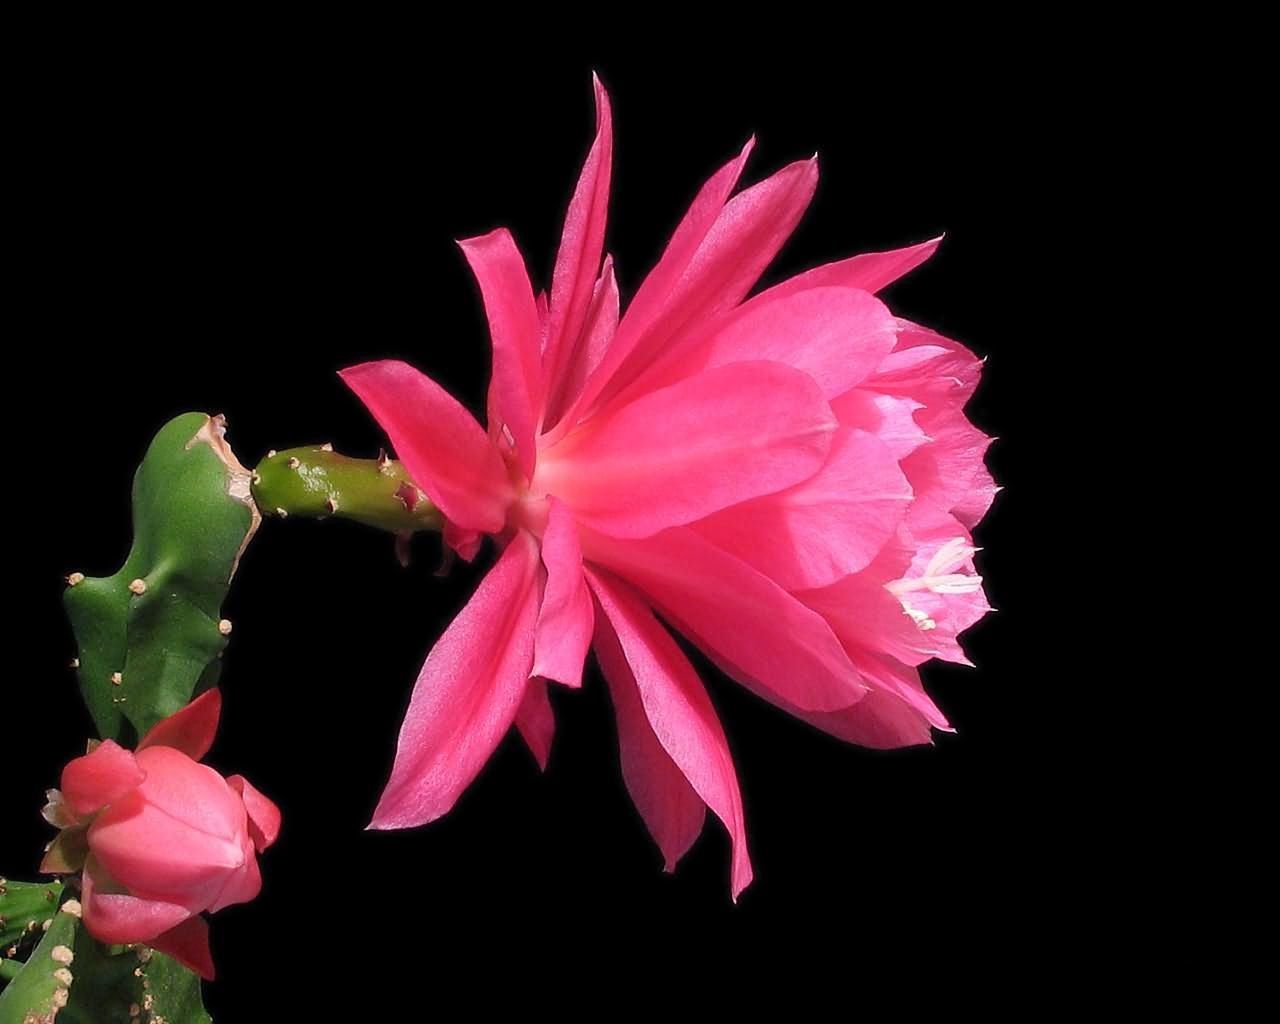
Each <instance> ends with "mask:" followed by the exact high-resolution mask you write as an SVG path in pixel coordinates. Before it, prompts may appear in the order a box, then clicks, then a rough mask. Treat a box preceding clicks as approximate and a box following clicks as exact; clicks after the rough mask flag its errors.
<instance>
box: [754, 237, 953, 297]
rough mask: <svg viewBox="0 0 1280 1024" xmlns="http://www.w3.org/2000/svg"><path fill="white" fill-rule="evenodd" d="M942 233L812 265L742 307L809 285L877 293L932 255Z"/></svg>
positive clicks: (784, 295) (811, 286) (808, 287)
mask: <svg viewBox="0 0 1280 1024" xmlns="http://www.w3.org/2000/svg"><path fill="white" fill-rule="evenodd" d="M941 241H942V236H941V235H939V236H938V237H937V238H934V239H931V240H930V241H928V242H921V243H920V244H919V245H909V246H907V247H906V248H904V249H891V250H889V251H888V252H868V253H862V254H860V255H858V256H851V257H849V258H848V259H846V260H840V261H838V262H836V263H828V264H826V265H825V266H821V267H815V268H814V269H813V270H808V271H806V272H805V273H803V274H797V275H796V276H795V277H792V278H788V279H787V280H786V281H783V282H782V283H781V284H778V285H774V287H772V288H769V289H766V290H765V291H762V292H761V293H760V294H759V295H757V296H755V297H754V298H752V299H751V301H750V302H748V303H746V305H745V306H744V307H743V308H744V309H746V308H748V307H751V306H756V305H764V304H766V303H770V302H776V301H777V300H778V299H781V298H786V297H787V296H790V295H795V294H796V293H797V292H802V291H806V290H807V289H810V288H828V287H832V286H835V287H839V288H861V289H862V290H863V291H867V292H878V291H879V290H880V289H881V288H884V287H886V286H887V285H890V284H892V283H893V282H894V281H896V280H897V279H898V278H900V277H902V276H903V275H904V274H907V273H909V272H910V271H912V270H915V268H916V267H918V266H920V264H921V263H923V262H924V261H925V260H927V259H928V258H929V257H930V256H932V255H933V254H934V252H935V251H936V250H937V248H938V245H939V243H940V242H941Z"/></svg>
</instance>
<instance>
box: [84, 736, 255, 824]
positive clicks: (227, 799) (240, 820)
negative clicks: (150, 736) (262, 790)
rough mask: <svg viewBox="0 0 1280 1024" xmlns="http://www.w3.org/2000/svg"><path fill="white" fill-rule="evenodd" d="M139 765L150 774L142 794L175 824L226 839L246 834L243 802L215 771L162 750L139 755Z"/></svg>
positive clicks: (142, 787) (148, 750)
mask: <svg viewBox="0 0 1280 1024" xmlns="http://www.w3.org/2000/svg"><path fill="white" fill-rule="evenodd" d="M138 764H139V765H141V767H142V769H143V770H144V771H145V772H146V773H147V777H146V779H145V781H144V782H143V783H142V785H141V786H139V787H138V791H139V794H140V795H141V796H142V797H143V798H144V799H145V800H146V801H147V803H149V804H151V805H152V806H154V807H156V808H157V809H159V810H160V811H162V812H163V813H164V814H165V815H166V816H167V817H168V818H170V819H171V820H172V821H173V822H174V823H175V824H181V825H183V826H186V827H188V828H193V829H197V830H199V831H201V832H206V833H208V834H209V835H211V836H218V837H221V838H225V839H238V838H239V836H240V835H241V834H242V833H243V832H244V823H245V809H244V801H243V800H241V799H240V795H239V794H238V793H236V792H235V790H233V789H232V788H231V787H230V786H228V785H227V780H226V779H224V778H223V777H222V776H221V775H219V774H218V773H217V772H216V771H214V770H213V769H212V768H210V767H208V766H207V765H203V764H198V763H197V762H195V761H193V760H191V758H189V757H187V755H186V754H184V753H182V752H181V751H178V750H174V749H173V748H172V747H161V746H154V747H148V748H147V749H146V750H140V751H138ZM100 820H101V819H100Z"/></svg>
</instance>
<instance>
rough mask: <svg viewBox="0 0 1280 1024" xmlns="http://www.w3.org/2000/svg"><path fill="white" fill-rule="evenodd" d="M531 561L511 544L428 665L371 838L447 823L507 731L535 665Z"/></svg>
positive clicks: (520, 546)
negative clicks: (389, 831) (378, 830)
mask: <svg viewBox="0 0 1280 1024" xmlns="http://www.w3.org/2000/svg"><path fill="white" fill-rule="evenodd" d="M537 559H538V551H537V545H536V543H535V542H534V540H533V538H532V537H530V536H529V535H528V534H526V533H520V534H517V535H516V537H514V538H513V539H512V541H511V543H510V544H509V545H508V546H507V549H506V550H505V551H504V552H503V553H502V556H501V557H500V558H499V559H498V561H497V564H495V565H494V567H493V568H492V569H490V570H489V574H488V575H487V576H485V578H484V579H483V580H482V581H481V583H480V586H479V588H478V589H477V590H476V592H475V594H474V595H473V596H472V598H471V601H470V602H469V603H468V604H467V606H466V607H465V608H464V609H463V610H462V611H461V612H460V613H459V615H458V617H457V618H456V619H454V620H453V622H452V623H451V624H450V626H449V628H448V629H447V630H446V631H445V633H444V635H443V636H442V637H441V638H440V640H439V642H437V643H436V645H435V647H434V648H432V650H431V653H430V654H429V655H428V656H427V661H426V664H424V665H423V666H422V672H421V673H420V674H419V675H418V682H417V684H416V685H415V686H414V689H413V697H412V699H411V700H410V702H409V710H408V711H407V712H406V714H405V718H404V724H403V725H402V726H401V729H400V740H399V743H398V744H397V747H396V760H395V765H394V767H393V768H392V770H391V779H390V781H389V782H388V783H387V788H386V790H385V791H384V792H383V794H382V799H381V800H380V801H379V802H378V807H377V809H376V810H375V811H374V815H373V821H372V823H371V824H370V826H369V827H370V828H409V827H411V826H413V825H422V824H425V823H426V822H428V821H434V820H435V819H436V818H439V817H440V816H441V815H443V814H445V813H447V812H448V811H449V809H450V808H451V807H453V805H454V803H455V802H456V801H457V799H458V797H459V796H460V795H461V794H462V791H463V790H464V789H466V787H467V786H468V785H470V783H471V780H472V779H474V778H475V777H476V775H477V774H478V773H479V771H480V769H481V768H482V767H483V766H484V763H485V761H487V760H488V759H489V755H490V754H492V753H493V750H494V748H495V747H497V745H498V743H499V741H501V739H502V737H503V735H504V734H505V733H506V731H507V730H508V729H509V728H510V727H511V723H512V722H513V721H514V719H515V716H516V709H517V708H518V707H519V706H520V702H521V700H522V699H523V698H524V694H525V690H526V685H525V684H526V682H527V680H528V678H529V670H530V668H531V666H532V664H533V634H534V622H535V620H536V618H537V614H538V588H537V586H536V585H535V584H536V582H537Z"/></svg>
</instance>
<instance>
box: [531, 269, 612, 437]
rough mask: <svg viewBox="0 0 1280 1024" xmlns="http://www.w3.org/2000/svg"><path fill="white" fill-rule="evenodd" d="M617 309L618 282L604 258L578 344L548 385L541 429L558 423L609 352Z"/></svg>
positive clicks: (548, 428) (547, 428)
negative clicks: (550, 390) (549, 391)
mask: <svg viewBox="0 0 1280 1024" xmlns="http://www.w3.org/2000/svg"><path fill="white" fill-rule="evenodd" d="M618 310H619V300H618V280H617V278H616V276H615V275H614V271H613V257H612V256H606V257H605V258H604V266H603V268H601V270H600V278H599V280H597V281H596V285H595V290H594V291H593V292H592V295H591V305H590V306H589V307H588V308H587V319H586V322H585V323H584V324H583V326H582V333H581V335H580V336H579V339H578V343H577V345H576V346H575V348H574V349H573V352H572V353H571V355H570V356H569V357H568V361H567V363H566V365H565V367H564V369H563V370H562V371H557V374H558V375H557V377H556V378H555V379H554V380H552V381H551V383H550V386H551V387H552V388H554V391H553V392H552V394H551V396H550V397H549V398H548V400H547V414H546V419H545V421H544V429H546V430H550V429H551V428H552V427H554V426H555V425H557V424H558V423H559V421H560V418H561V417H562V416H563V415H564V412H565V410H566V409H567V408H568V407H569V406H570V405H572V404H573V402H574V400H575V399H576V398H577V397H578V395H579V394H581V392H582V387H583V385H584V384H585V383H586V381H587V379H588V378H589V377H590V376H591V374H592V373H594V372H595V369H596V367H597V366H599V365H600V361H601V360H602V359H604V356H605V353H606V352H608V351H609V346H610V345H611V344H612V343H613V338H614V335H615V334H616V333H617V330H618Z"/></svg>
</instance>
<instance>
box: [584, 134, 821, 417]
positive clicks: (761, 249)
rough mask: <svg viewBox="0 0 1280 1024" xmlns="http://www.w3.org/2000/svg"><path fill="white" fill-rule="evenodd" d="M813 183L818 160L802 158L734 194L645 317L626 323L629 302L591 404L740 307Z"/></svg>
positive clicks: (800, 212) (809, 194) (797, 218)
mask: <svg viewBox="0 0 1280 1024" xmlns="http://www.w3.org/2000/svg"><path fill="white" fill-rule="evenodd" d="M817 184H818V164H817V160H816V159H812V160H801V161H797V162H796V163H793V164H789V165H788V166H786V167H784V168H782V170H780V171H778V172H777V173H776V174H774V175H773V176H772V177H769V178H766V179H765V180H764V181H762V182H759V183H758V184H756V185H753V186H752V187H751V188H749V189H746V190H745V191H743V192H741V193H739V194H738V195H736V196H734V198H733V199H731V200H730V201H729V202H728V203H727V204H726V205H725V207H724V209H723V210H722V211H721V213H720V216H719V217H717V218H716V222H715V223H714V224H713V225H712V226H711V229H710V230H709V231H707V233H706V236H705V237H704V238H703V239H702V242H701V244H700V245H699V246H698V249H697V251H696V252H695V253H693V255H692V258H691V259H690V260H689V262H688V265H687V266H686V268H685V270H684V273H683V274H682V275H681V277H680V278H679V280H678V281H676V282H675V283H674V286H673V287H672V289H671V291H670V293H669V294H668V295H667V296H666V297H665V300H664V301H663V302H662V305H661V307H660V309H658V310H657V311H655V313H654V315H653V316H652V318H651V319H649V320H648V321H647V322H639V321H637V320H633V318H632V309H633V308H634V305H635V304H634V303H633V304H632V307H629V308H628V309H627V312H626V314H625V315H624V316H623V318H622V322H621V323H620V324H619V325H618V334H617V336H616V337H615V339H614V344H613V347H612V348H611V349H610V350H609V356H608V358H607V359H606V361H605V362H604V363H602V364H601V368H600V370H599V371H597V373H601V372H604V371H605V370H606V369H607V368H608V367H609V366H610V363H611V362H612V361H613V360H614V359H615V355H614V354H615V352H616V353H619V354H621V355H625V362H619V363H617V364H615V365H616V366H617V369H616V370H615V371H614V372H613V373H612V376H611V377H610V379H609V380H608V383H607V384H604V385H603V386H602V387H601V390H600V392H599V401H598V403H597V404H603V403H604V402H607V401H608V400H609V399H610V398H611V396H613V395H616V394H618V393H619V392H620V391H622V390H623V389H624V388H625V387H626V386H627V385H628V384H629V383H630V382H631V381H632V380H634V379H635V378H636V377H637V376H638V375H639V374H640V373H642V372H643V371H644V370H645V369H647V368H648V367H649V366H650V365H651V364H652V363H653V361H654V359H655V358H657V356H658V355H659V354H661V352H662V351H663V350H665V349H667V348H668V347H669V346H671V345H673V344H675V343H676V342H677V340H678V339H679V338H680V337H681V336H682V334H683V332H686V331H690V332H691V331H694V330H697V329H698V328H699V327H701V326H702V325H704V324H706V323H708V322H710V321H711V320H713V319H714V318H715V317H716V316H718V315H719V314H722V313H726V312H728V311H729V310H730V309H732V308H733V307H734V306H736V305H737V304H738V303H739V302H741V301H742V298H743V297H744V296H745V295H746V294H747V292H749V291H750V290H751V288H752V287H753V286H754V285H755V283H756V281H757V280H759V278H760V275H761V274H762V273H763V272H764V269H765V267H767V266H768V265H769V263H770V262H772V260H773V257H774V256H776V255H777V253H778V250H779V249H781V248H782V245H783V243H784V242H785V241H786V240H787V239H788V238H789V237H790V236H791V232H792V231H794V230H795V227H796V224H797V223H799V221H800V218H801V216H803V214H804V211H805V209H806V207H808V205H809V200H810V199H812V198H813V192H814V189H815V188H816V187H817ZM638 299H639V296H638V295H637V300H638ZM588 390H590V389H588ZM583 408H584V409H585V408H586V406H585V405H584V406H583Z"/></svg>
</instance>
